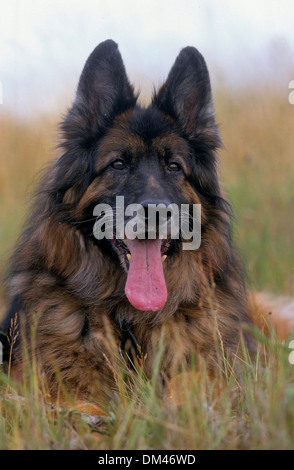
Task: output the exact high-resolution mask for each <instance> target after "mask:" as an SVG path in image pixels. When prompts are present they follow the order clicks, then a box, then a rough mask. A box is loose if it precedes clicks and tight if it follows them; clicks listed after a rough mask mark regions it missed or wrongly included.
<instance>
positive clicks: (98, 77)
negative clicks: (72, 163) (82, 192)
mask: <svg viewBox="0 0 294 470" xmlns="http://www.w3.org/2000/svg"><path fill="white" fill-rule="evenodd" d="M136 101H137V96H135V94H134V90H133V87H132V86H131V85H130V83H129V81H128V78H127V75H126V71H125V67H124V64H123V61H122V58H121V55H120V53H119V50H118V45H117V44H116V43H115V42H114V41H112V40H110V39H109V40H107V41H104V42H102V43H101V44H99V45H98V46H97V47H96V48H95V49H94V51H93V52H92V54H91V55H90V56H89V58H88V60H87V62H86V64H85V66H84V69H83V71H82V74H81V77H80V80H79V84H78V89H77V93H76V98H75V101H74V103H73V106H72V108H71V109H70V110H69V112H68V114H67V116H66V118H65V120H64V121H63V123H62V125H61V130H62V137H63V139H64V141H66V142H67V143H69V141H70V140H75V141H76V142H77V139H78V143H79V144H80V145H81V144H82V145H87V142H88V144H89V143H90V142H91V140H92V139H93V138H96V137H99V134H101V133H102V132H103V130H104V129H105V128H106V127H107V126H108V125H109V124H110V123H111V121H112V120H113V118H114V117H115V116H117V115H118V114H121V113H123V112H124V111H126V110H127V109H129V108H131V107H133V106H135V104H136Z"/></svg>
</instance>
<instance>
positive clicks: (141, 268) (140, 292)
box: [113, 238, 171, 311]
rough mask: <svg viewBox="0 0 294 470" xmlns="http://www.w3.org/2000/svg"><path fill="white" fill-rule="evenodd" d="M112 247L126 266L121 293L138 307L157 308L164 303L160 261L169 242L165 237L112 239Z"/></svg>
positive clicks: (165, 252) (166, 251)
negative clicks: (163, 238) (120, 254)
mask: <svg viewBox="0 0 294 470" xmlns="http://www.w3.org/2000/svg"><path fill="white" fill-rule="evenodd" d="M113 244H114V246H115V247H116V248H117V249H118V250H119V252H120V253H122V254H123V255H124V261H125V264H126V267H127V282H126V285H125V294H126V296H127V298H128V300H129V302H130V303H131V304H132V305H133V307H135V308H136V309H138V310H143V311H158V310H160V309H161V308H162V307H163V306H164V305H165V303H166V300H167V287H166V282H165V277H164V271H163V263H164V261H165V260H166V258H167V256H168V252H169V249H170V245H171V242H170V241H169V240H167V239H165V240H162V239H159V238H157V239H155V240H151V239H144V240H140V239H138V238H136V239H134V240H130V239H127V238H125V239H124V240H119V239H116V238H114V239H113Z"/></svg>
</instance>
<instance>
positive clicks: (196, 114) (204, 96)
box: [153, 47, 220, 147]
mask: <svg viewBox="0 0 294 470" xmlns="http://www.w3.org/2000/svg"><path fill="white" fill-rule="evenodd" d="M153 103H154V104H155V105H156V106H157V107H158V108H159V109H160V110H161V111H163V112H164V113H166V114H168V115H170V116H171V117H172V118H174V119H175V120H176V121H177V123H178V125H179V126H180V128H181V129H182V131H183V132H184V133H185V135H186V136H187V137H188V138H190V139H199V138H202V139H204V140H205V141H206V143H210V144H211V146H212V147H218V146H219V145H220V138H219V136H218V132H217V126H216V123H215V116H214V107H213V101H212V94H211V86H210V79H209V73H208V70H207V66H206V63H205V60H204V58H203V57H202V55H201V54H200V52H198V50H197V49H195V48H194V47H185V48H184V49H182V51H181V52H180V54H179V55H178V57H177V59H176V61H175V64H174V65H173V67H172V69H171V71H170V73H169V75H168V78H167V80H166V82H165V83H164V84H163V85H162V86H161V88H160V89H159V91H158V93H156V94H155V96H154V97H153Z"/></svg>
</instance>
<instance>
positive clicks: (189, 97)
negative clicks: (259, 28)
mask: <svg viewBox="0 0 294 470" xmlns="http://www.w3.org/2000/svg"><path fill="white" fill-rule="evenodd" d="M136 99H137V97H136V96H135V95H134V92H133V88H132V87H131V85H130V84H129V82H128V79H127V76H126V73H125V69H124V66H123V63H122V60H121V56H120V54H119V52H118V50H117V46H116V44H115V43H114V42H113V41H106V42H104V43H102V44H100V45H99V46H98V47H97V48H96V49H95V50H94V52H93V53H92V54H91V56H90V57H89V59H88V61H87V63H86V65H85V68H84V70H83V73H82V75H81V78H80V82H79V86H78V91H77V96H76V100H75V103H74V104H73V107H72V109H71V110H70V111H69V113H68V115H67V118H66V119H65V121H64V122H63V124H62V131H63V138H64V141H63V143H62V146H63V148H64V149H65V153H64V155H63V156H62V157H61V159H60V164H59V171H63V175H62V180H63V182H64V181H65V180H66V179H67V180H68V182H67V183H66V184H65V186H64V187H63V188H60V189H59V192H60V193H62V194H63V200H62V202H63V204H67V206H68V207H70V208H71V210H70V214H71V221H73V222H74V223H75V224H76V225H77V227H79V230H80V231H81V232H82V233H83V234H84V236H87V237H90V238H91V239H92V240H93V242H94V243H96V244H97V248H98V249H102V250H103V251H104V252H105V254H106V255H108V256H109V258H110V260H112V261H113V262H114V263H116V264H117V265H119V264H121V265H122V266H123V267H124V269H125V270H126V271H127V273H128V276H127V283H126V288H125V292H126V295H127V297H128V299H129V301H130V302H131V304H132V305H133V306H134V307H136V308H137V309H139V310H154V311H157V310H159V309H160V308H161V307H163V305H164V304H165V301H166V296H167V289H166V285H165V278H164V272H163V267H162V263H163V262H164V261H165V260H166V258H167V257H168V259H169V260H172V259H173V257H176V256H180V254H181V249H182V247H181V244H182V242H183V234H182V232H181V229H180V228H179V233H178V237H174V236H173V233H172V232H173V225H172V224H173V220H174V219H173V217H174V216H175V213H177V215H178V216H179V218H178V221H179V220H180V216H181V211H182V208H183V207H185V208H186V207H187V205H188V207H191V206H193V205H195V204H201V206H202V213H201V218H202V226H203V227H204V229H205V225H206V224H209V217H210V213H209V210H208V209H207V210H206V209H205V208H206V207H208V206H209V207H210V208H211V207H213V205H214V204H215V205H217V204H219V201H220V199H221V198H220V191H219V186H218V180H217V176H216V171H215V151H216V149H217V147H218V146H219V145H220V139H219V137H218V133H217V128H216V125H215V120H214V113H213V105H212V99H211V91H210V82H209V76H208V71H207V68H206V65H205V62H204V59H203V58H202V56H201V55H200V54H199V52H198V51H197V50H196V49H194V48H185V49H183V50H182V52H181V53H180V55H179V56H178V58H177V60H176V62H175V64H174V66H173V68H172V70H171V72H170V74H169V76H168V79H167V81H166V83H165V84H164V85H163V86H162V87H161V88H160V90H159V92H158V93H157V94H155V95H154V97H153V100H152V103H151V105H150V106H149V107H148V108H141V107H139V106H137V104H136ZM64 175H66V177H65V176H64ZM57 181H58V176H57ZM122 204H123V207H122ZM134 204H137V205H139V206H140V208H142V211H143V212H142V211H141V212H140V211H135V210H134V206H133V205H134ZM160 204H161V205H163V206H164V207H165V208H172V207H173V208H174V211H173V210H172V209H170V210H167V211H166V212H164V211H163V214H165V216H166V219H165V221H164V222H165V223H166V226H165V228H166V232H165V235H164V236H163V235H162V233H161V232H160V226H161V225H160V215H159V216H158V215H156V216H155V218H153V219H152V220H153V222H152V223H153V225H152V224H151V223H150V221H151V215H152V214H151V215H150V213H149V209H150V210H151V209H154V207H159V205H160ZM183 205H185V206H183ZM176 208H178V212H177V209H176ZM100 209H101V210H100ZM126 209H127V210H126ZM203 209H204V212H203ZM185 210H186V209H185ZM95 211H96V212H95ZM119 211H122V213H123V221H121V219H118V216H117V214H118V212H119ZM188 212H189V224H190V225H191V221H193V213H192V216H191V214H190V211H189V210H188ZM134 214H136V216H138V217H139V219H138V218H136V219H135V221H134V217H135V216H134ZM140 217H141V219H140ZM152 217H153V215H152ZM86 221H89V222H86ZM135 222H136V223H135ZM141 222H142V224H141ZM149 223H150V225H148V224H149ZM140 224H141V225H140ZM95 225H96V228H97V227H98V228H100V235H101V231H103V230H104V235H105V233H106V232H107V230H106V229H108V232H107V234H108V236H104V237H101V236H95ZM118 225H119V227H118ZM139 225H140V227H141V228H140V230H139V229H138V226H139ZM93 226H94V234H93ZM142 227H143V228H142ZM150 227H151V232H152V234H153V235H150ZM130 228H132V231H131V232H130V230H129V229H130ZM134 232H135V233H136V236H135V237H134V236H132V234H134ZM130 233H131V235H130Z"/></svg>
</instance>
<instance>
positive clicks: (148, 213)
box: [141, 199, 171, 224]
mask: <svg viewBox="0 0 294 470" xmlns="http://www.w3.org/2000/svg"><path fill="white" fill-rule="evenodd" d="M169 205H170V201H168V200H167V199H144V201H142V202H141V206H142V207H143V209H144V212H145V221H146V222H147V221H148V220H149V219H151V218H152V217H154V215H153V214H154V213H155V211H156V217H157V219H156V220H157V224H160V223H163V222H164V221H166V220H169V219H170V217H171V211H167V212H166V211H165V210H163V211H162V214H161V211H160V208H162V207H168V206H169ZM162 217H163V218H164V220H161V218H162Z"/></svg>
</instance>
